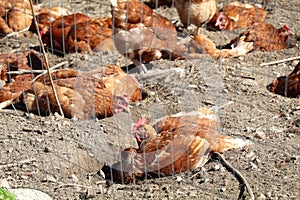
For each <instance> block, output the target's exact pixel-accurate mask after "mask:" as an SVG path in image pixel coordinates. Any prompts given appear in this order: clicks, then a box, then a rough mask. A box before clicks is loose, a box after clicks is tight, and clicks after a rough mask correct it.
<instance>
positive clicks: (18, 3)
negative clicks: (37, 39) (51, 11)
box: [0, 0, 38, 35]
mask: <svg viewBox="0 0 300 200" xmlns="http://www.w3.org/2000/svg"><path fill="white" fill-rule="evenodd" d="M33 9H34V11H36V10H37V9H38V6H34V7H33ZM31 20H32V15H31V7H30V3H29V1H27V0H26V1H24V0H0V35H6V34H9V33H12V32H14V31H21V30H24V29H25V28H27V27H29V26H30V24H31Z"/></svg>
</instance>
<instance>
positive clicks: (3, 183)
mask: <svg viewBox="0 0 300 200" xmlns="http://www.w3.org/2000/svg"><path fill="white" fill-rule="evenodd" d="M0 187H3V188H7V189H9V188H10V185H9V183H8V181H7V180H6V179H0Z"/></svg>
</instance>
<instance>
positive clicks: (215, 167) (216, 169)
mask: <svg viewBox="0 0 300 200" xmlns="http://www.w3.org/2000/svg"><path fill="white" fill-rule="evenodd" d="M220 168H221V167H220V165H215V166H214V167H213V169H214V170H215V171H219V170H220Z"/></svg>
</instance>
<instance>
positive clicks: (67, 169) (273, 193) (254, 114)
mask: <svg viewBox="0 0 300 200" xmlns="http://www.w3.org/2000/svg"><path fill="white" fill-rule="evenodd" d="M72 2H73V1H72ZM218 2H220V1H218ZM45 5H51V6H53V5H62V6H66V7H68V8H70V9H71V10H73V11H77V12H84V13H88V14H90V15H92V16H94V17H96V16H97V17H100V16H104V15H106V14H108V13H109V6H108V3H106V4H103V3H99V2H97V1H76V3H69V2H60V1H57V2H56V1H49V2H45ZM299 7H300V3H299V1H297V0H292V1H287V0H280V1H276V3H272V2H270V4H269V6H268V8H269V9H270V11H269V17H268V19H267V21H268V22H271V23H273V24H274V25H275V26H280V25H283V24H284V23H287V24H288V25H289V26H290V27H291V28H292V29H293V30H294V32H295V33H296V34H297V33H298V30H300V14H299ZM158 11H159V12H160V13H162V14H164V15H165V16H167V17H170V18H171V19H177V18H178V16H177V14H176V12H175V10H174V9H168V8H167V9H165V8H160V9H159V10H158ZM202 31H203V33H205V34H207V35H208V36H209V37H210V38H211V39H213V40H214V41H215V42H216V43H217V44H224V43H226V42H227V41H229V40H230V38H231V37H233V36H234V35H236V34H237V33H236V32H222V33H215V32H208V31H206V30H205V29H202ZM297 39H298V40H297ZM37 45H38V43H37V38H36V36H27V35H22V36H19V37H17V38H9V39H7V40H4V41H3V40H2V41H1V43H0V47H1V50H0V51H1V52H11V51H13V50H17V51H23V50H24V49H26V48H29V47H32V46H37ZM292 45H293V46H292V48H290V49H288V50H284V51H278V52H266V53H264V52H252V53H250V54H248V55H246V56H243V57H240V58H237V59H224V60H212V59H210V58H208V57H204V58H203V60H201V61H200V62H198V63H196V64H195V65H192V64H189V63H188V62H184V61H158V62H153V63H152V64H153V65H152V67H153V68H160V69H168V68H174V67H177V68H182V69H184V73H183V74H181V76H180V75H177V74H168V75H165V76H162V77H159V78H155V79H151V80H149V79H148V80H142V81H141V85H143V86H144V87H147V88H148V89H149V90H152V91H156V94H157V96H158V98H156V99H155V98H147V99H145V100H143V101H142V102H139V103H136V104H132V114H131V118H132V120H136V119H137V118H138V117H139V116H146V117H149V118H150V117H151V118H156V117H159V116H160V115H163V114H164V113H175V112H177V111H184V110H191V109H193V108H198V107H201V106H208V107H213V106H222V105H226V102H229V101H232V102H233V103H232V104H229V105H227V106H226V107H225V108H223V109H220V110H219V113H220V116H221V121H222V129H223V132H224V133H225V134H228V135H233V136H235V137H240V138H243V139H248V140H250V141H252V143H253V144H252V145H251V146H250V147H249V148H247V149H244V150H234V151H229V152H226V153H225V154H224V156H225V158H226V159H227V160H228V161H229V162H230V163H232V165H233V166H234V167H236V168H237V169H238V170H239V171H240V172H241V173H242V174H243V175H244V176H245V177H246V179H247V180H248V181H249V183H250V185H251V187H252V189H253V191H254V194H255V197H256V199H299V198H300V193H299V188H300V185H299V180H300V179H299V165H300V164H299V159H300V157H299V150H300V148H299V144H300V143H299V142H300V139H299V138H300V100H299V98H295V99H289V98H284V97H281V96H278V95H273V94H271V93H269V92H268V91H267V90H266V89H265V87H266V85H267V84H269V83H270V82H271V81H272V80H273V79H274V78H275V77H277V76H278V75H281V74H286V73H289V72H290V71H291V70H292V69H293V67H294V66H295V64H296V63H297V61H291V62H287V63H284V64H278V65H271V66H265V67H261V66H260V64H261V63H263V62H269V61H273V60H279V59H284V58H289V57H293V56H299V37H298V38H297V36H296V37H294V38H292ZM48 56H49V59H50V62H51V63H52V64H56V63H58V62H61V61H63V60H69V59H71V58H72V59H73V60H75V59H77V60H79V62H78V65H73V67H74V68H76V67H77V68H79V69H83V70H84V69H92V68H94V67H96V66H99V65H105V64H107V63H115V64H119V65H121V66H126V65H127V64H129V62H130V61H128V60H126V59H124V58H123V57H122V56H120V55H118V54H114V55H94V56H86V55H80V54H73V55H68V56H66V57H65V58H61V57H57V56H54V55H52V54H50V53H48ZM179 80H180V81H179ZM125 120H128V116H123V115H121V116H119V115H118V116H115V117H113V118H109V119H104V120H88V121H76V120H70V119H62V118H61V117H60V116H58V115H53V116H44V117H43V116H36V115H33V114H29V113H26V112H24V111H20V109H17V110H14V108H10V109H5V110H2V111H0V123H1V125H0V127H1V130H2V131H1V134H0V152H1V154H0V179H6V180H8V182H9V184H10V185H11V187H14V188H15V187H16V188H17V187H29V188H35V189H39V190H42V191H44V192H46V193H48V194H50V195H51V196H52V197H53V198H54V199H85V198H86V197H90V198H95V199H145V198H149V199H237V197H238V194H239V191H240V188H239V184H238V181H237V180H236V179H235V178H234V176H233V175H232V174H231V173H229V172H228V171H227V170H225V169H224V168H223V167H222V165H221V164H220V163H219V162H218V161H215V160H211V161H210V162H209V163H207V164H206V165H205V166H204V167H203V168H202V169H199V170H197V171H193V172H190V173H183V174H179V175H177V176H174V177H165V178H160V179H150V180H145V181H142V182H138V183H137V184H135V185H120V184H111V183H109V182H106V181H105V180H104V179H103V178H102V177H101V176H100V175H99V173H98V172H99V169H101V168H102V166H103V164H104V163H106V164H112V163H113V162H115V161H116V160H117V159H118V152H119V148H120V147H128V146H131V145H134V141H133V138H132V137H130V136H129V134H128V131H126V130H128V123H127V121H125ZM258 135H265V139H261V138H260V137H257V136H258ZM196 173H198V174H197V175H195V174H196ZM193 175H195V176H193ZM192 176H193V177H192ZM191 177H192V178H191ZM86 191H88V196H86V194H87V193H86ZM246 198H248V197H246Z"/></svg>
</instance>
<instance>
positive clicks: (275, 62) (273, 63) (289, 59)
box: [260, 56, 300, 66]
mask: <svg viewBox="0 0 300 200" xmlns="http://www.w3.org/2000/svg"><path fill="white" fill-rule="evenodd" d="M292 60H300V56H297V57H292V58H287V59H283V60H277V61H273V62H269V63H261V64H260V66H268V65H275V64H279V63H283V62H288V61H292Z"/></svg>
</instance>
